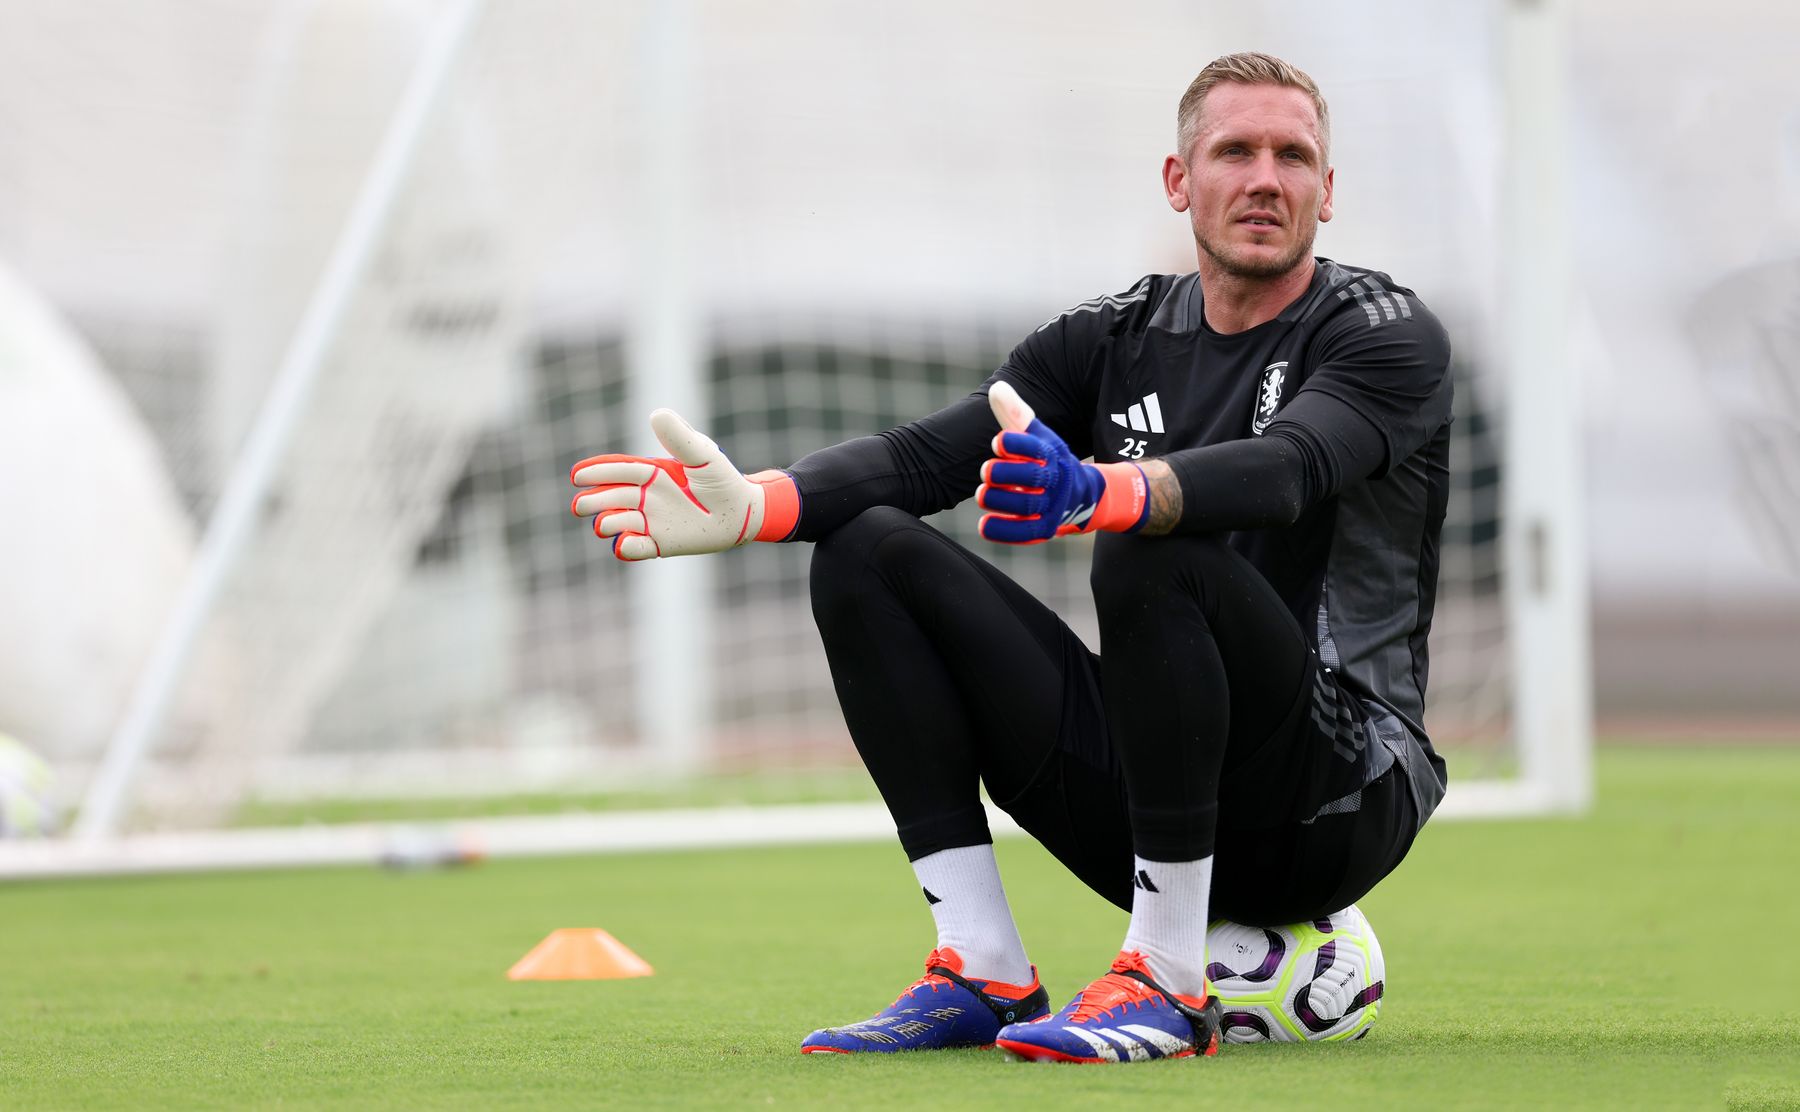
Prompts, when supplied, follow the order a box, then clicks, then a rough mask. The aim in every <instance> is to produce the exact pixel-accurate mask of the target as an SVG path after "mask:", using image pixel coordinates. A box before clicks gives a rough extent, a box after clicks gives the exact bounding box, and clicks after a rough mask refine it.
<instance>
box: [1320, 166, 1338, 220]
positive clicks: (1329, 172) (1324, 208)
mask: <svg viewBox="0 0 1800 1112" xmlns="http://www.w3.org/2000/svg"><path fill="white" fill-rule="evenodd" d="M1336 173H1337V168H1336V167H1335V166H1327V167H1325V197H1324V199H1323V200H1321V201H1320V202H1319V223H1321V224H1324V223H1327V222H1329V221H1330V220H1331V186H1332V176H1333V175H1334V174H1336Z"/></svg>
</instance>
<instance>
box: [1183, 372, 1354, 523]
mask: <svg viewBox="0 0 1800 1112" xmlns="http://www.w3.org/2000/svg"><path fill="white" fill-rule="evenodd" d="M1386 450H1387V449H1386V444H1385V442H1384V440H1383V438H1382V435H1381V431H1380V430H1379V429H1377V428H1376V427H1375V426H1374V425H1373V424H1371V423H1370V422H1369V421H1368V419H1367V418H1365V417H1363V416H1362V414H1360V413H1358V412H1357V411H1356V410H1354V409H1352V408H1350V407H1349V406H1348V405H1345V404H1344V403H1343V402H1341V401H1339V400H1337V399H1336V398H1335V397H1333V396H1331V395H1330V394H1326V393H1322V392H1320V393H1314V394H1311V395H1308V394H1307V393H1306V392H1305V391H1304V390H1303V391H1301V392H1300V393H1299V394H1297V395H1296V396H1295V398H1294V400H1293V401H1291V402H1289V403H1288V404H1287V406H1286V408H1284V409H1283V410H1282V413H1281V417H1280V418H1279V419H1277V420H1276V421H1275V422H1274V423H1273V424H1271V425H1270V426H1269V429H1268V431H1267V432H1265V433H1264V434H1263V435H1262V436H1260V437H1248V438H1246V439H1243V440H1231V441H1227V442H1225V443H1223V444H1212V445H1208V446H1207V447H1205V448H1190V449H1188V450H1187V451H1183V452H1171V453H1169V454H1168V455H1166V456H1164V457H1162V458H1163V460H1164V462H1166V463H1167V464H1168V465H1169V468H1170V470H1172V471H1174V472H1175V477H1176V479H1178V480H1179V481H1180V483H1181V520H1180V521H1179V522H1178V523H1176V526H1175V529H1174V531H1175V532H1177V533H1216V532H1228V531H1232V530H1237V529H1266V528H1269V527H1271V526H1279V525H1292V524H1293V523H1294V522H1295V521H1297V520H1299V518H1300V515H1301V514H1302V513H1304V512H1306V510H1307V509H1308V507H1311V506H1313V505H1315V504H1317V503H1318V502H1320V501H1322V500H1324V499H1326V498H1329V497H1331V496H1332V495H1334V494H1336V493H1337V492H1338V491H1339V490H1341V489H1342V488H1343V486H1344V484H1346V483H1350V482H1354V481H1356V480H1357V479H1362V478H1367V477H1368V476H1369V475H1372V474H1373V473H1374V472H1375V469H1376V468H1377V467H1379V466H1380V465H1381V462H1382V459H1383V456H1384V455H1385V453H1386Z"/></svg>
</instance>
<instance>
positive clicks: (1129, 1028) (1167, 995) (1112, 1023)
mask: <svg viewBox="0 0 1800 1112" xmlns="http://www.w3.org/2000/svg"><path fill="white" fill-rule="evenodd" d="M1223 1013H1224V1009H1223V1008H1222V1007H1221V1006H1220V1005H1219V998H1218V997H1217V996H1215V995H1213V994H1212V993H1211V992H1210V991H1209V992H1208V993H1207V994H1206V996H1205V997H1204V998H1195V997H1192V996H1177V995H1175V994H1174V993H1172V992H1170V991H1169V990H1167V989H1165V988H1163V987H1162V986H1161V985H1159V984H1157V983H1156V981H1155V980H1154V979H1153V978H1152V977H1151V976H1150V966H1149V964H1148V963H1146V962H1145V961H1144V955H1143V954H1140V953H1138V952H1137V951H1136V950H1126V951H1123V952H1121V953H1120V954H1119V956H1118V959H1117V960H1115V961H1114V962H1113V963H1112V972H1110V973H1108V974H1106V976H1104V977H1101V978H1100V979H1099V980H1097V981H1095V982H1094V983H1093V984H1091V985H1089V986H1088V987H1086V988H1084V989H1082V990H1081V994H1080V995H1079V996H1077V997H1075V999H1073V1000H1071V1001H1069V1003H1068V1004H1067V1005H1066V1006H1065V1007H1064V1008H1063V1010H1062V1011H1060V1012H1057V1013H1056V1014H1055V1015H1053V1016H1046V1017H1044V1018H1043V1019H1039V1020H1032V1021H1028V1022H1025V1023H1015V1024H1013V1025H1011V1026H1010V1027H1007V1028H1005V1029H1003V1030H1002V1031H1001V1032H1000V1033H999V1035H998V1036H997V1037H996V1038H995V1042H996V1043H997V1044H998V1045H999V1046H1000V1048H1001V1049H1002V1050H1006V1051H1009V1052H1011V1053H1012V1054H1014V1055H1016V1056H1018V1057H1020V1058H1029V1059H1032V1060H1034V1061H1040V1062H1141V1061H1144V1060H1145V1059H1149V1058H1191V1057H1193V1056H1194V1055H1196V1054H1199V1055H1205V1056H1207V1057H1211V1056H1212V1055H1214V1054H1217V1053H1218V1052H1219V1027H1220V1023H1221V1020H1222V1018H1223Z"/></svg>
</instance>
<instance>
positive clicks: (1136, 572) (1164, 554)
mask: <svg viewBox="0 0 1800 1112" xmlns="http://www.w3.org/2000/svg"><path fill="white" fill-rule="evenodd" d="M1232 555H1233V554H1232V552H1231V550H1230V549H1229V548H1228V547H1226V545H1225V542H1224V541H1223V540H1221V539H1220V538H1219V537H1217V536H1192V537H1139V536H1130V535H1126V534H1121V533H1102V534H1101V535H1100V536H1099V537H1097V538H1095V544H1094V562H1093V565H1092V570H1091V571H1090V573H1089V586H1090V587H1091V588H1092V590H1093V592H1094V602H1095V604H1096V605H1097V606H1098V607H1099V608H1100V610H1101V612H1102V613H1106V612H1115V613H1116V612H1119V611H1121V610H1123V609H1125V608H1130V607H1144V606H1155V605H1160V604H1163V603H1165V602H1167V601H1168V600H1169V599H1170V598H1171V597H1172V596H1174V595H1177V594H1190V595H1197V594H1199V593H1200V591H1201V590H1203V585H1204V584H1205V583H1206V582H1207V581H1208V580H1209V579H1210V578H1212V575H1213V572H1214V570H1215V569H1218V568H1220V567H1221V566H1222V565H1223V564H1225V563H1227V562H1229V561H1230V560H1231V558H1232Z"/></svg>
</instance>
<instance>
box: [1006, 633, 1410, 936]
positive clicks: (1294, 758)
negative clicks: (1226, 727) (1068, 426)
mask: <svg viewBox="0 0 1800 1112" xmlns="http://www.w3.org/2000/svg"><path fill="white" fill-rule="evenodd" d="M1069 638H1070V640H1071V641H1072V642H1073V644H1072V645H1071V646H1069V649H1068V651H1067V652H1066V653H1065V656H1064V660H1065V662H1066V663H1065V669H1066V672H1067V673H1068V674H1071V675H1073V676H1078V677H1080V678H1078V679H1077V680H1076V682H1071V683H1068V684H1067V685H1066V687H1065V689H1064V698H1063V722H1062V727H1061V729H1060V731H1059V734H1058V738H1057V745H1056V748H1055V750H1054V751H1053V752H1052V753H1051V754H1050V756H1049V757H1048V759H1046V760H1045V761H1044V763H1043V764H1042V765H1041V766H1040V767H1039V768H1038V769H1037V771H1036V774H1035V775H1034V776H1033V778H1032V779H1031V782H1030V783H1029V785H1028V786H1027V787H1026V788H1025V789H1024V790H1023V791H1021V792H1019V793H1018V794H1017V795H1015V796H1013V797H1011V798H1009V799H1005V800H996V801H995V802H996V804H997V805H998V806H999V807H1000V809H1001V810H1003V811H1005V812H1006V813H1007V814H1009V815H1011V816H1012V817H1013V819H1014V820H1015V821H1017V822H1018V824H1019V825H1020V826H1022V827H1023V828H1024V829H1025V830H1026V831H1027V832H1028V833H1029V834H1031V835H1032V837H1034V838H1036V839H1037V840H1038V841H1039V842H1041V843H1042V844H1043V845H1044V847H1045V848H1046V849H1048V850H1049V851H1050V852H1051V854H1052V855H1054V856H1055V857H1056V859H1057V860H1058V861H1060V862H1062V864H1063V865H1064V866H1066V867H1067V868H1068V869H1069V871H1071V872H1073V873H1074V874H1075V875H1076V876H1077V877H1079V878H1080V879H1081V881H1082V882H1083V883H1084V884H1086V885H1087V886H1088V887H1089V888H1092V889H1093V890H1094V891H1095V892H1097V893H1099V894H1100V895H1101V896H1104V897H1105V898H1106V899H1108V900H1110V901H1112V902H1113V903H1114V904H1116V905H1118V906H1119V907H1121V908H1124V909H1126V910H1130V908H1131V897H1132V838H1131V825H1130V821H1129V818H1128V815H1127V807H1126V793H1125V781H1124V777H1123V774H1122V772H1121V771H1120V768H1119V762H1118V759H1117V756H1116V755H1115V754H1114V753H1113V752H1112V749H1111V743H1110V741H1109V739H1108V735H1107V730H1106V723H1105V720H1104V717H1103V716H1102V713H1101V710H1100V704H1099V698H1098V666H1099V661H1098V658H1097V657H1095V656H1094V655H1093V654H1091V653H1089V652H1088V651H1087V650H1086V649H1085V647H1082V646H1081V645H1080V642H1079V640H1078V639H1076V638H1075V635H1074V634H1073V633H1072V632H1071V633H1070V634H1069ZM1082 658H1086V659H1085V660H1083V659H1082ZM1084 665H1085V666H1084ZM1314 667H1316V663H1315V665H1314ZM1083 672H1085V673H1087V674H1086V675H1085V676H1081V673H1083ZM1311 701H1312V685H1311V684H1310V683H1309V684H1307V685H1305V686H1304V687H1303V688H1302V690H1301V692H1300V693H1299V695H1298V697H1297V698H1296V699H1295V702H1294V705H1293V707H1292V708H1291V709H1290V712H1289V714H1288V716H1287V720H1286V721H1285V722H1284V723H1283V725H1282V727H1281V728H1280V729H1278V730H1277V732H1276V733H1275V734H1274V735H1273V736H1272V737H1271V738H1269V740H1268V741H1267V742H1266V743H1265V744H1264V745H1263V746H1262V747H1261V748H1259V749H1257V750H1256V751H1255V752H1253V753H1252V754H1251V755H1249V756H1248V757H1247V758H1245V759H1243V760H1241V761H1238V762H1237V763H1236V764H1235V765H1228V766H1227V768H1226V770H1225V776H1224V779H1223V781H1222V783H1221V785H1220V793H1219V826H1218V845H1217V849H1216V851H1215V855H1214V859H1213V879H1212V901H1211V909H1212V914H1213V915H1214V916H1215V917H1220V918H1226V919H1232V920H1235V921H1237V922H1240V923H1248V924H1251V925H1257V926H1276V925H1279V924H1283V923H1296V922H1300V921H1302V920H1306V919H1315V918H1319V917H1321V916H1324V915H1328V914H1330V913H1332V912H1335V911H1340V910H1342V909H1343V908H1345V907H1348V906H1349V905H1350V904H1352V903H1355V902H1356V901H1357V900H1359V899H1361V898H1362V897H1363V896H1364V895H1366V894H1367V893H1368V892H1369V890H1370V889H1372V888H1374V887H1375V885H1376V883H1378V882H1379V881H1380V880H1381V879H1382V878H1383V877H1385V876H1387V875H1388V873H1390V872H1392V871H1393V870H1394V868H1395V867H1396V866H1397V865H1399V864H1400V862H1401V860H1402V859H1403V858H1405V856H1406V854H1407V851H1408V850H1410V849H1411V848H1412V843H1413V838H1414V837H1415V836H1416V835H1417V833H1418V830H1419V827H1420V826H1421V825H1422V821H1423V820H1422V818H1421V816H1420V815H1419V813H1418V806H1417V803H1416V801H1415V799H1414V793H1413V792H1412V790H1411V789H1410V786H1409V784H1408V782H1407V778H1406V769H1405V768H1404V767H1403V766H1402V764H1401V762H1399V761H1395V762H1394V763H1392V764H1391V765H1390V766H1389V767H1388V768H1387V769H1386V771H1384V772H1382V773H1380V774H1379V775H1378V776H1376V777H1375V778H1374V779H1373V780H1372V781H1369V782H1367V783H1361V782H1360V780H1359V779H1358V778H1357V776H1358V774H1357V769H1356V767H1355V766H1352V765H1346V764H1345V763H1344V762H1342V761H1341V760H1339V758H1338V757H1337V756H1336V755H1335V754H1334V753H1333V741H1332V738H1331V737H1329V736H1326V735H1324V734H1323V733H1321V732H1320V731H1319V729H1318V728H1317V726H1316V725H1315V724H1314V722H1313V717H1312V715H1311V713H1310V709H1311ZM1421 763H1422V762H1421ZM1427 774H1429V773H1427Z"/></svg>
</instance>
